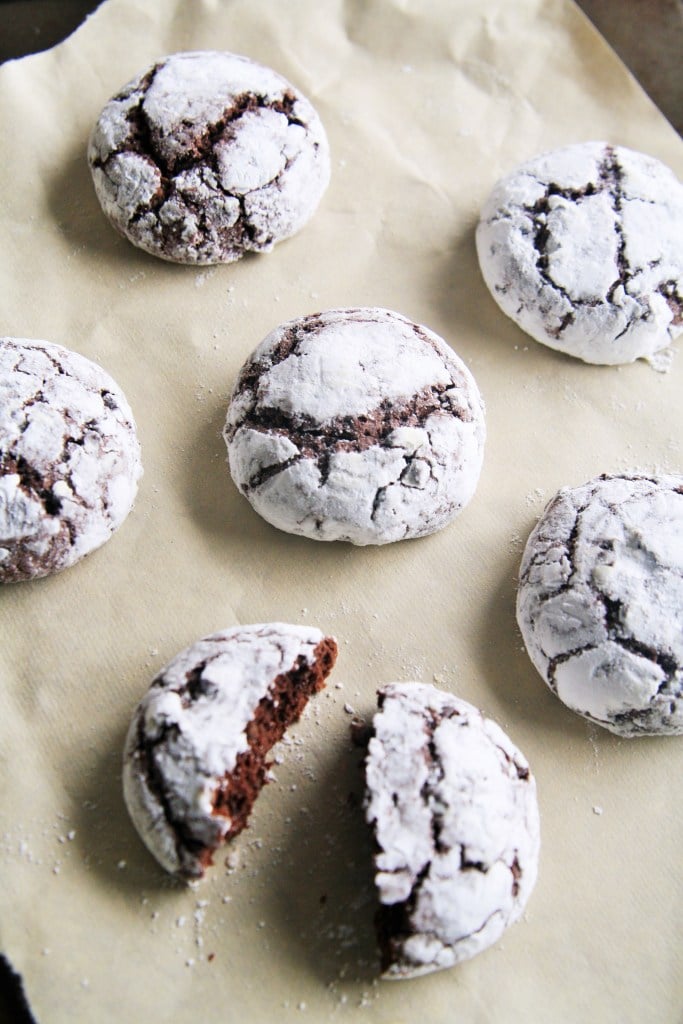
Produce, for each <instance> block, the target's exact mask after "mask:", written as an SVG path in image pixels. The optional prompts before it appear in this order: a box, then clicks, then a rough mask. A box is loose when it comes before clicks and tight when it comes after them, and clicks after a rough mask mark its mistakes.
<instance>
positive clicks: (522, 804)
mask: <svg viewBox="0 0 683 1024" xmlns="http://www.w3.org/2000/svg"><path fill="white" fill-rule="evenodd" d="M378 702H379V711H378V712H377V714H376V715H375V716H374V719H373V730H372V737H371V739H370V741H369V745H368V752H367V757H366V786H367V790H366V812H365V813H366V818H367V821H368V823H369V824H370V825H371V826H372V828H373V830H374V835H375V841H376V846H377V853H376V855H375V866H376V869H377V873H376V876H375V882H376V885H377V889H378V893H379V899H380V907H379V911H378V914H377V918H376V925H377V933H378V938H379V945H380V951H381V956H382V975H383V977H384V978H386V979H390V980H393V979H401V978H414V977H417V976H418V975H421V974H428V973H430V972H432V971H438V970H441V969H443V968H446V967H452V966H453V965H454V964H457V963H460V962H462V961H463V960H467V959H469V958H470V957H472V956H474V955H475V954H476V953H479V952H480V951H481V950H483V949H486V948H487V947H488V946H490V945H491V944H492V943H494V942H495V941H496V940H497V939H498V938H499V937H500V936H501V934H502V933H503V931H504V930H505V928H506V927H507V926H508V925H509V924H512V923H513V922H514V921H516V920H517V919H518V918H519V917H520V915H521V914H522V912H523V910H524V907H525V905H526V903H527V900H528V898H529V895H530V893H531V890H532V889H533V887H534V883H535V881H536V875H537V871H538V855H539V845H540V838H539V836H540V832H539V814H538V804H537V800H536V784H535V782H534V779H533V776H532V775H531V772H530V770H529V765H528V763H527V761H526V759H525V758H524V757H523V756H522V754H521V753H520V751H519V750H517V748H516V747H515V746H514V745H513V744H512V743H511V741H510V740H509V739H508V737H507V736H506V735H505V733H504V732H503V731H502V729H501V728H500V727H499V726H498V725H497V724H496V723H495V722H493V721H491V720H490V719H488V718H485V717H484V716H483V715H482V714H481V713H480V712H479V711H478V710H477V709H476V708H474V707H472V705H471V704H468V703H467V702H466V701H463V700H460V699H458V698H457V697H454V696H452V695H451V694H449V693H445V692H444V691H442V690H438V689H437V688H436V687H434V686H429V685H425V684H422V683H390V684H389V685H387V686H385V687H383V688H382V689H381V690H380V691H379V694H378Z"/></svg>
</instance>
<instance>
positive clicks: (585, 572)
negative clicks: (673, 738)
mask: <svg viewBox="0 0 683 1024" xmlns="http://www.w3.org/2000/svg"><path fill="white" fill-rule="evenodd" d="M517 620H518V622H519V627H520V629H521V631H522V635H523V637H524V642H525V644H526V647H527V651H528V652H529V656H530V658H531V660H532V662H533V663H534V665H535V666H536V668H537V669H538V671H539V672H540V674H541V676H542V677H543V679H544V680H545V681H546V683H547V684H548V686H550V688H551V689H552V690H553V692H555V693H556V694H557V696H558V697H559V698H560V700H562V701H563V702H564V703H565V704H567V706H568V707H570V708H572V710H573V711H576V712H578V713H579V714H580V715H583V716H584V717H586V718H588V719H590V720H591V721H593V722H597V723H598V724H599V725H602V726H604V727H605V728H607V729H609V730H610V731H611V732H614V733H617V734H618V735H621V736H643V735H667V734H669V735H673V734H680V733H683V476H676V475H660V476H652V477H650V476H645V475H640V474H635V473H634V474H623V475H622V474H620V475H615V476H601V477H598V478H597V479H595V480H591V481H589V482H588V483H587V484H584V485H583V486H581V487H575V488H569V487H565V488H563V489H562V490H561V491H559V492H558V494H557V495H556V496H555V498H554V499H553V500H552V501H551V502H550V503H549V505H548V506H547V508H546V509H545V511H544V513H543V515H542V516H541V519H540V520H539V522H538V523H537V525H536V527H535V528H534V529H533V530H532V532H531V535H530V537H529V539H528V541H527V545H526V548H525V551H524V556H523V559H522V565H521V569H520V579H519V588H518V595H517Z"/></svg>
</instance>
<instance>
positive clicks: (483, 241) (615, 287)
mask: <svg viewBox="0 0 683 1024" xmlns="http://www.w3.org/2000/svg"><path fill="white" fill-rule="evenodd" d="M476 241H477V253H478V257H479V265H480V267H481V271H482V274H483V277H484V280H485V282H486V284H487V286H488V288H489V290H490V292H491V294H492V296H493V298H494V299H495V300H496V302H497V303H498V305H499V306H500V308H501V309H502V310H503V312H505V313H506V314H507V315H508V316H509V317H511V319H512V320H514V321H515V323H517V324H518V325H519V327H521V328H522V330H523V331H526V332H527V334H530V335H531V337H532V338H535V339H536V340H537V341H540V342H542V343H544V344H545V345H548V346H550V347H551V348H554V349H558V350H559V351H561V352H566V353H568V354H569V355H572V356H577V357H578V358H580V359H583V360H584V361H585V362H589V363H603V364H617V363H628V362H632V361H633V360H634V359H638V358H641V357H649V356H652V355H654V353H656V352H658V351H659V350H660V349H662V348H665V347H667V346H668V345H669V344H670V343H671V342H672V341H673V339H674V338H675V337H676V336H677V335H678V334H680V332H681V330H683V184H681V182H679V181H678V180H677V179H676V177H675V176H674V174H673V172H672V171H671V170H670V169H669V168H668V167H666V166H665V165H664V164H662V163H661V162H660V161H658V160H656V159H654V158H653V157H650V156H647V155H645V154H643V153H638V152H636V151H634V150H631V149H626V148H625V147H623V146H611V145H609V144H607V143H605V142H586V143H578V144H576V145H573V146H567V147H565V148H563V149H559V150H554V151H552V152H550V153H545V154H543V155H541V156H539V157H537V158H536V159H534V160H530V161H529V162H528V163H525V164H522V165H521V166H520V167H519V168H517V169H516V170H515V171H513V172H512V173H511V174H509V175H507V176H506V177H504V178H503V179H501V180H500V181H499V182H498V183H497V184H496V185H495V187H494V189H493V191H492V193H491V195H490V196H489V198H488V199H487V201H486V203H485V205H484V208H483V210H482V213H481V218H480V222H479V225H478V228H477V234H476Z"/></svg>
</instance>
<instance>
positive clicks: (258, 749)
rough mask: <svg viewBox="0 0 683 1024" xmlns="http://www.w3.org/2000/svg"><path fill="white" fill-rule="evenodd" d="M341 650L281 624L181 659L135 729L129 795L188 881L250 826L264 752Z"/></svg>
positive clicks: (162, 852)
mask: <svg viewBox="0 0 683 1024" xmlns="http://www.w3.org/2000/svg"><path fill="white" fill-rule="evenodd" d="M336 656H337V645H336V643H335V641H334V640H333V639H332V638H331V637H325V636H323V634H322V633H321V632H320V630H318V629H314V628H311V627H305V626H293V625H287V624H283V623H277V622H276V623H266V624H263V625H253V626H238V627H236V628H234V629H229V630H225V631H224V632H221V633H214V634H212V635H211V636H207V637H205V638H204V639H202V640H199V641H197V643H195V644H193V645H192V646H191V647H188V648H187V649H186V650H184V651H182V652H181V653H180V654H178V655H177V656H176V657H175V658H174V659H173V661H171V663H170V664H169V665H167V666H166V668H165V669H163V671H162V672H160V673H159V675H158V676H157V677H156V679H155V680H154V682H153V683H152V685H151V687H150V688H149V690H148V691H147V693H146V694H145V696H144V697H143V699H142V700H141V701H140V704H139V705H138V707H137V709H136V711H135V713H134V715H133V718H132V721H131V724H130V728H129V730H128V736H127V739H126V744H125V751H124V760H123V790H124V797H125V801H126V805H127V807H128V811H129V813H130V816H131V818H132V820H133V823H134V825H135V827H136V828H137V830H138V832H139V834H140V836H141V838H142V839H143V841H144V842H145V844H146V845H147V847H148V849H149V850H150V852H151V853H152V854H153V855H154V856H155V857H156V859H157V860H158V861H159V863H160V864H161V865H162V867H164V868H165V869H166V870H167V871H169V872H170V873H171V874H173V875H176V876H177V877H178V878H180V879H183V880H185V881H191V880H193V879H199V878H201V877H202V876H203V874H204V871H205V869H206V867H207V866H208V865H210V864H211V863H212V857H213V854H214V852H215V851H216V849H217V848H218V847H219V846H220V845H221V844H222V843H225V842H227V841H228V840H230V839H232V838H233V837H234V836H236V835H237V834H238V833H239V832H241V831H242V829H244V828H245V827H246V825H247V820H248V817H249V814H250V812H251V808H252V806H253V803H254V800H255V799H256V797H257V796H258V793H259V792H260V790H261V788H262V787H263V785H264V783H265V781H266V774H267V769H268V762H267V760H266V758H267V755H268V752H269V750H270V749H271V747H272V746H273V745H274V744H275V743H277V741H278V740H280V739H281V738H282V736H283V734H284V732H285V729H286V728H287V727H288V726H289V725H291V724H292V723H293V722H295V721H296V720H297V719H298V718H299V716H300V714H301V712H302V711H303V709H304V707H305V706H306V703H307V702H308V699H309V697H311V696H312V695H313V694H314V693H316V692H317V691H318V690H320V689H322V687H323V686H324V684H325V680H326V678H327V676H328V675H329V673H330V672H331V671H332V668H333V666H334V662H335V659H336Z"/></svg>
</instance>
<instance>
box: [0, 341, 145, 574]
mask: <svg viewBox="0 0 683 1024" xmlns="http://www.w3.org/2000/svg"><path fill="white" fill-rule="evenodd" d="M141 475H142V467H141V464H140V446H139V443H138V439H137V435H136V430H135V423H134V421H133V415H132V413H131V410H130V407H129V405H128V402H127V401H126V398H125V396H124V395H123V392H122V391H121V389H120V388H119V387H118V385H117V384H116V383H115V382H114V381H113V380H112V378H111V377H110V376H109V374H107V373H105V371H104V370H103V369H102V368H101V367H100V366H97V364H95V363H93V362H91V361H90V360H89V359H86V358H84V357H83V356H81V355H78V354H77V353H76V352H72V351H70V350H69V349H66V348H64V347H63V346H61V345H55V344H53V343H51V342H47V341H27V340H25V339H19V338H1V339H0V582H3V583H4V582H10V581H15V580H28V579H32V578H35V577H39V576H47V575H49V574H50V573H55V572H59V571H60V570H62V569H66V568H67V567H68V566H70V565H73V564H74V562H77V561H78V560H79V559H80V558H82V557H83V556H84V555H87V554H88V553H89V552H90V551H93V550H94V549H95V548H97V547H99V546H100V545H101V544H103V543H104V542H105V541H106V540H108V538H109V537H110V536H111V534H112V533H113V532H114V530H116V529H117V528H118V527H119V526H120V525H121V523H122V522H123V520H124V519H125V518H126V516H127V515H128V513H129V511H130V509H131V506H132V504H133V500H134V498H135V495H136V492H137V483H138V480H139V478H140V476H141Z"/></svg>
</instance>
